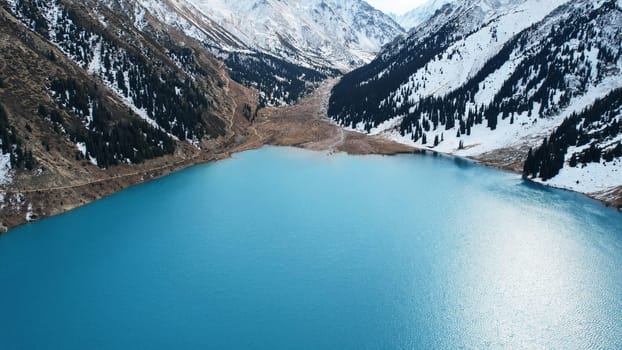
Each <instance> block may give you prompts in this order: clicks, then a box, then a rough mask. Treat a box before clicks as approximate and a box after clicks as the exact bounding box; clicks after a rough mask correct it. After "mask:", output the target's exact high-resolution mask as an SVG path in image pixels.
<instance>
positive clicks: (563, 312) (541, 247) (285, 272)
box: [0, 148, 622, 350]
mask: <svg viewBox="0 0 622 350" xmlns="http://www.w3.org/2000/svg"><path fill="white" fill-rule="evenodd" d="M0 289H1V293H0V348H1V349H5V350H9V349H430V348H446V349H455V348H511V349H521V348H550V349H575V348H578V349H586V348H605V349H622V215H621V214H619V213H617V212H615V211H613V210H609V209H606V208H604V207H603V206H601V205H600V204H598V203H595V202H593V201H591V200H588V199H585V198H584V197H581V196H579V195H575V194H571V193H566V192H562V191H557V190H550V189H543V188H540V187H536V186H533V185H528V184H525V183H523V182H522V181H521V180H520V179H519V178H518V177H517V176H516V175H513V174H507V173H503V172H499V171H495V170H492V169H488V168H483V167H479V166H473V165H471V164H468V163H465V162H462V161H457V160H452V159H447V158H441V157H430V156H427V157H426V156H410V155H409V156H398V157H376V156H370V157H352V156H346V155H333V156H327V155H325V154H322V153H314V152H308V151H301V150H295V149H289V148H264V149H262V150H258V151H251V152H246V153H242V154H238V155H236V156H235V158H234V159H232V160H227V161H223V162H219V163H216V164H210V165H206V166H199V167H195V168H192V169H190V170H187V171H183V172H181V173H178V174H175V175H173V176H170V177H167V178H165V179H162V180H158V181H154V182H152V183H149V184H146V185H143V186H139V187H135V188H132V189H130V190H127V191H124V192H122V193H120V194H118V195H115V196H113V197H110V198H107V199H104V200H101V201H99V202H97V203H95V204H92V205H89V206H87V207H85V208H82V209H79V210H76V211H73V212H71V213H69V214H66V215H63V216H60V217H55V218H51V219H47V220H43V221H41V222H38V223H36V224H32V225H28V226H24V227H21V228H18V229H15V230H13V231H10V232H9V233H8V234H6V235H2V236H0Z"/></svg>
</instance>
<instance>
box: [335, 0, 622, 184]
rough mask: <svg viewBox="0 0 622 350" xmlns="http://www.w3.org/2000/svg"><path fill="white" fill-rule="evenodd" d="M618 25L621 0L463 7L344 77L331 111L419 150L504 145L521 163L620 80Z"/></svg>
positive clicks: (469, 151) (451, 8) (481, 149)
mask: <svg viewBox="0 0 622 350" xmlns="http://www.w3.org/2000/svg"><path fill="white" fill-rule="evenodd" d="M558 5H559V7H558ZM621 31H622V15H621V11H620V6H619V4H618V3H617V2H616V1H576V2H566V1H558V2H542V1H537V0H528V1H512V2H504V1H487V0H484V1H462V2H456V3H455V4H450V5H447V6H445V7H444V8H443V11H441V12H438V13H437V14H436V15H435V16H434V17H432V18H431V19H430V20H429V21H428V22H426V23H425V24H424V25H422V26H421V30H418V31H414V32H411V33H410V35H409V36H408V37H407V38H405V39H404V40H401V41H398V42H396V43H394V44H392V45H389V46H388V47H387V48H386V49H385V50H384V51H383V52H382V53H381V54H380V55H379V58H378V59H376V60H375V61H374V62H372V64H370V65H369V66H366V67H363V68H361V69H359V70H356V71H354V72H353V73H352V74H349V75H347V76H345V77H344V78H343V79H342V82H341V83H340V84H339V85H337V86H336V87H335V89H334V91H333V96H332V98H331V101H330V108H329V109H330V110H329V113H330V115H331V116H332V117H333V118H334V119H335V120H337V121H339V122H340V123H341V124H342V125H345V126H349V127H353V128H356V129H359V130H366V131H368V132H372V133H384V134H388V135H391V137H393V138H395V139H398V140H400V141H401V142H404V143H408V144H412V145H416V146H419V147H429V148H433V149H435V150H438V151H441V152H448V153H454V154H459V155H464V156H478V157H479V156H482V155H484V154H487V153H490V152H493V151H494V152H496V153H497V154H500V152H498V150H500V149H506V150H508V152H509V153H511V156H510V158H511V159H506V160H504V161H506V163H512V162H514V163H516V162H522V160H524V158H525V157H526V156H527V151H528V150H529V148H530V147H535V146H537V145H540V144H541V142H542V138H544V137H545V136H547V137H548V135H549V134H550V133H551V132H552V131H553V130H554V129H555V128H557V127H558V126H560V125H561V124H562V122H563V120H564V118H566V117H569V116H571V115H572V114H573V113H579V112H581V111H582V110H584V109H586V108H589V106H591V105H592V104H594V103H595V102H596V101H598V100H600V99H602V98H605V96H607V94H609V93H611V92H612V91H613V90H614V89H616V88H619V87H621V86H622V77H621V76H622V60H621V59H620V51H621V50H620V46H619V43H620V41H621V36H620V33H621ZM614 107H615V106H612V107H611V108H612V109H613V108H614ZM612 111H613V110H612ZM612 113H613V112H612ZM601 118H605V117H604V114H603V115H602V116H601ZM600 122H602V123H604V119H603V120H601V121H600ZM604 139H607V138H604ZM607 140H609V139H607ZM609 141H612V142H615V138H613V139H612V140H609ZM609 141H606V140H604V141H603V142H609ZM607 145H608V144H605V143H603V144H599V147H605V148H607V147H609V146H607ZM562 163H563V162H562ZM563 166H564V167H567V166H568V163H566V164H564V165H563ZM609 169H613V167H609ZM602 176H605V175H602ZM607 176H609V175H607ZM545 178H549V179H550V177H548V176H545ZM618 182H620V181H618ZM603 184H609V185H610V183H609V182H606V181H603ZM575 185H576V184H575ZM573 189H577V190H579V191H583V192H590V191H591V190H592V188H587V187H585V188H582V187H581V186H575V187H573Z"/></svg>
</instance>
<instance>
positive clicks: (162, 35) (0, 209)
mask: <svg viewBox="0 0 622 350" xmlns="http://www.w3.org/2000/svg"><path fill="white" fill-rule="evenodd" d="M0 4H2V7H1V8H0V36H1V37H2V40H1V41H0V47H1V50H0V55H1V60H0V145H1V146H0V150H1V152H0V154H1V155H0V180H1V181H0V186H2V193H1V195H0V217H2V218H5V219H6V220H9V221H10V222H9V223H11V222H19V221H20V220H24V213H25V212H27V217H28V218H29V219H31V218H34V217H36V216H42V215H48V214H50V213H53V212H57V211H58V210H61V211H62V208H63V207H71V206H75V205H76V203H75V202H77V203H85V202H88V201H90V200H92V199H93V198H96V197H98V196H99V195H101V194H105V193H109V192H110V191H114V190H118V188H119V186H120V187H123V186H127V184H129V183H120V182H117V183H115V184H114V186H113V187H107V186H108V185H107V184H106V183H105V182H104V180H105V179H106V178H116V177H117V175H118V174H120V173H136V174H140V171H142V170H145V169H153V168H158V167H159V168H161V169H163V168H162V167H163V166H165V165H166V164H171V163H173V162H179V161H180V160H181V159H185V158H187V157H188V156H190V155H193V154H195V153H196V152H197V151H198V150H199V149H205V150H209V149H211V148H214V147H218V146H217V145H218V144H219V143H222V141H219V140H223V141H224V140H226V139H227V137H228V136H227V135H229V134H230V129H231V123H232V121H230V120H228V118H230V116H231V113H232V112H231V109H232V107H234V106H235V101H233V98H232V97H231V96H229V93H228V92H227V86H226V83H227V82H226V81H225V80H224V79H223V76H224V74H223V72H222V70H221V68H220V65H221V64H220V63H219V62H218V61H217V60H215V59H214V58H213V57H212V56H210V55H209V54H207V53H206V52H205V51H204V50H203V48H202V46H201V45H200V44H198V43H197V42H195V41H193V40H192V39H190V38H187V37H186V36H184V35H183V34H182V33H180V32H177V31H175V30H172V29H171V28H168V27H165V26H163V25H162V24H161V23H159V22H157V21H151V20H148V21H146V22H145V26H144V27H143V30H142V31H138V30H136V28H135V27H134V26H133V18H131V17H129V16H126V15H124V14H123V13H122V14H119V13H118V12H113V9H114V6H117V5H118V4H115V3H113V2H110V3H109V6H110V7H108V6H100V4H99V3H98V2H91V1H86V2H84V1H79V2H78V1H75V2H74V1H61V0H46V1H43V0H37V1H34V0H32V1H31V0H26V1H9V2H0ZM151 176H153V175H151ZM136 181H140V176H137V179H132V181H131V182H132V183H134V182H136ZM91 182H97V183H99V184H100V187H99V188H98V189H97V190H95V191H93V189H91V191H82V190H81V191H74V190H73V189H72V188H73V187H72V186H75V185H76V184H88V183H91ZM48 188H57V189H63V188H66V191H56V192H55V194H54V195H51V194H49V193H45V192H44V191H34V190H32V189H42V190H44V189H48ZM22 189H24V190H23V191H22ZM26 189H28V190H26ZM0 224H1V223H0ZM0 226H1V225H0Z"/></svg>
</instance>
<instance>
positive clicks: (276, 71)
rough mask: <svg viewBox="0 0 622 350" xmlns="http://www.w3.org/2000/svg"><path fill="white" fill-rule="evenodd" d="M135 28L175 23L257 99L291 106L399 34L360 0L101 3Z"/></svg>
mask: <svg viewBox="0 0 622 350" xmlns="http://www.w3.org/2000/svg"><path fill="white" fill-rule="evenodd" d="M103 2H104V3H107V4H108V3H112V4H116V3H119V4H120V5H118V6H121V9H120V11H121V12H126V13H130V14H132V15H133V16H134V18H135V20H134V21H135V23H136V25H137V26H139V27H140V26H142V23H143V22H144V21H145V20H146V18H149V17H153V18H155V19H157V20H158V21H160V22H162V23H165V24H167V25H169V26H172V27H174V28H177V29H178V30H180V31H182V32H183V33H185V34H186V35H188V36H190V37H192V38H194V39H196V40H198V41H200V42H201V43H203V45H205V47H207V48H209V49H210V50H211V52H212V53H213V54H215V55H216V56H218V57H220V58H221V59H222V60H223V61H224V62H225V64H226V66H227V67H228V68H229V70H230V74H231V76H232V77H233V79H234V80H236V81H238V82H240V83H242V84H244V85H246V86H248V87H252V88H254V89H256V90H257V91H259V93H260V98H261V102H262V104H268V105H283V104H289V103H293V102H295V101H296V100H298V99H299V98H300V97H301V96H302V95H303V94H305V93H307V92H309V91H310V90H312V89H313V88H314V87H315V86H317V83H318V82H319V81H321V80H324V79H326V78H327V77H329V76H336V75H338V74H340V71H344V70H351V69H352V68H355V67H358V66H360V65H362V64H364V63H367V62H369V61H370V60H371V59H373V57H374V56H375V55H376V54H377V52H378V51H379V50H380V48H381V46H382V45H383V44H385V43H387V42H389V41H390V40H393V39H394V38H395V37H396V36H398V35H400V34H402V33H403V29H402V28H401V27H400V26H399V25H398V24H397V23H395V22H394V21H393V20H392V19H391V18H390V17H389V16H387V15H385V14H384V13H382V12H380V11H378V10H376V9H374V8H372V7H371V6H369V5H368V4H367V3H366V2H364V1H362V0H347V1H337V0H325V1H323V0H309V1H303V0H253V1H233V0H133V1H116V0H104V1H103Z"/></svg>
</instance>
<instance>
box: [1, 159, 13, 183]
mask: <svg viewBox="0 0 622 350" xmlns="http://www.w3.org/2000/svg"><path fill="white" fill-rule="evenodd" d="M12 181H13V177H12V176H11V155H10V154H8V153H7V154H0V185H8V184H10V183H11V182H12Z"/></svg>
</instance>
